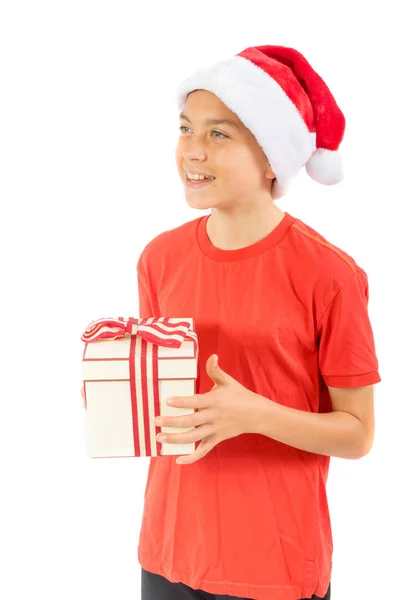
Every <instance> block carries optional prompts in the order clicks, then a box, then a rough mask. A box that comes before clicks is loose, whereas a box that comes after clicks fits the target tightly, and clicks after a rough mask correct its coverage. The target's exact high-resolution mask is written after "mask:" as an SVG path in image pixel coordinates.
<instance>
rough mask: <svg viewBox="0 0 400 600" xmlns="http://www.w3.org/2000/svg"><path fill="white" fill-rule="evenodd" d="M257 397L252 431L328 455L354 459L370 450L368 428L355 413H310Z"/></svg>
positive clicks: (308, 450)
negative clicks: (367, 441) (367, 435)
mask: <svg viewBox="0 0 400 600" xmlns="http://www.w3.org/2000/svg"><path fill="white" fill-rule="evenodd" d="M255 396H256V397H257V401H256V402H255V403H254V409H253V413H254V420H253V426H252V433H259V434H262V435H266V436H268V437H270V438H272V439H274V440H277V441H279V442H283V443H284V444H288V445H289V446H293V447H295V448H299V449H301V450H306V451H307V452H314V453H316V454H323V455H326V456H336V457H339V458H353V459H355V458H361V457H362V456H364V455H365V454H367V453H368V451H369V448H368V447H367V443H366V431H365V428H364V426H363V424H362V422H361V421H360V420H359V419H358V418H357V417H355V416H354V415H351V414H349V413H346V412H343V411H333V412H330V413H314V412H308V411H303V410H298V409H296V408H291V407H288V406H284V405H282V404H279V403H277V402H273V401H272V400H270V399H268V398H265V397H264V396H261V395H259V394H255Z"/></svg>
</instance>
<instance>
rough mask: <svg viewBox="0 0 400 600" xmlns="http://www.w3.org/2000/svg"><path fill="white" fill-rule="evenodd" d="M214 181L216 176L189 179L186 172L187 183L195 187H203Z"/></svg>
mask: <svg viewBox="0 0 400 600" xmlns="http://www.w3.org/2000/svg"><path fill="white" fill-rule="evenodd" d="M213 181H215V177H214V179H209V178H204V179H189V177H188V175H187V173H186V172H185V184H186V185H187V186H188V187H193V188H197V187H203V186H206V185H209V184H210V183H213Z"/></svg>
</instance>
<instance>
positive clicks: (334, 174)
mask: <svg viewBox="0 0 400 600" xmlns="http://www.w3.org/2000/svg"><path fill="white" fill-rule="evenodd" d="M306 171H307V173H308V175H309V176H310V177H311V178H312V179H314V181H317V182H318V183H323V184H324V185H334V184H335V183H339V182H340V181H342V179H343V163H342V158H341V156H340V154H339V153H338V152H337V151H333V150H326V149H325V148H318V150H316V152H314V154H313V155H312V156H311V158H310V159H309V160H308V161H307V163H306Z"/></svg>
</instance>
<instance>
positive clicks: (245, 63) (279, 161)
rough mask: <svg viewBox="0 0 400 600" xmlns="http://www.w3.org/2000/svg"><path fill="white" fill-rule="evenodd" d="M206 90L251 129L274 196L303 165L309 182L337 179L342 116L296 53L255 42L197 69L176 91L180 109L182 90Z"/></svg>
mask: <svg viewBox="0 0 400 600" xmlns="http://www.w3.org/2000/svg"><path fill="white" fill-rule="evenodd" d="M200 89H203V90H208V91H210V92H212V93H213V94H215V95H216V96H218V97H219V98H220V100H222V102H223V103H224V104H225V105H226V106H227V107H228V108H229V109H230V110H232V111H233V112H234V113H236V115H237V116H238V117H239V119H240V120H241V121H242V123H243V124H244V125H245V126H246V127H247V128H248V129H249V130H250V131H251V132H252V133H253V135H254V137H255V138H256V140H257V142H258V143H259V145H260V146H261V148H262V149H263V151H264V153H265V155H266V156H267V158H268V160H269V163H270V165H271V167H272V169H273V171H274V173H275V175H276V181H275V184H274V186H273V189H272V194H273V197H274V198H275V199H277V198H280V197H281V196H283V195H284V194H285V193H286V192H287V190H288V188H289V186H290V182H291V180H292V179H293V177H295V176H296V175H297V173H298V172H299V171H300V169H301V168H302V167H303V166H304V165H305V167H306V171H307V173H308V175H309V176H310V177H312V179H314V180H315V181H317V182H319V183H322V184H326V185H332V184H335V183H339V182H340V181H341V180H342V179H343V168H342V160H341V157H340V155H339V153H338V148H339V145H340V143H341V141H342V139H343V135H344V129H345V118H344V115H343V113H342V111H341V110H340V109H339V107H338V105H337V104H336V102H335V99H334V97H333V96H332V94H331V92H330V90H329V88H328V86H327V85H326V84H325V82H324V81H323V80H322V79H321V77H320V76H319V75H318V74H317V73H316V72H315V71H314V69H313V68H312V67H311V66H310V64H309V63H308V62H307V60H306V59H305V58H304V56H303V55H302V54H300V52H298V51H297V50H294V49H293V48H285V47H283V46H256V47H252V48H247V49H246V50H244V51H243V52H240V53H239V54H237V55H236V56H233V57H231V58H228V59H227V60H224V61H220V62H218V63H216V64H215V65H213V66H211V67H208V68H205V69H201V70H200V71H197V72H196V73H194V74H193V75H191V76H190V77H188V78H187V79H185V80H184V81H183V82H182V83H181V84H180V86H179V87H178V91H177V102H178V106H179V109H180V110H182V108H183V106H184V104H185V102H186V98H187V95H188V94H189V93H190V92H193V91H194V90H200Z"/></svg>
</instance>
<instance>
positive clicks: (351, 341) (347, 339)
mask: <svg viewBox="0 0 400 600" xmlns="http://www.w3.org/2000/svg"><path fill="white" fill-rule="evenodd" d="M368 299H369V293H368V278H367V275H366V273H365V271H363V270H362V269H358V270H357V271H355V273H354V274H353V275H352V277H351V278H350V280H349V281H348V282H347V283H346V284H345V285H344V286H343V287H342V288H341V289H340V291H339V292H338V293H337V294H336V296H335V297H334V298H333V300H332V301H331V302H330V304H329V306H328V307H327V308H326V310H325V311H324V313H323V314H322V316H321V318H320V321H319V324H318V341H319V344H318V348H319V368H320V372H321V375H322V377H323V379H324V381H325V383H326V385H327V386H331V387H348V388H355V387H360V386H364V385H372V384H374V383H378V382H379V381H381V377H380V375H379V372H378V359H377V357H376V353H375V342H374V336H373V332H372V327H371V322H370V319H369V314H368Z"/></svg>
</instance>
